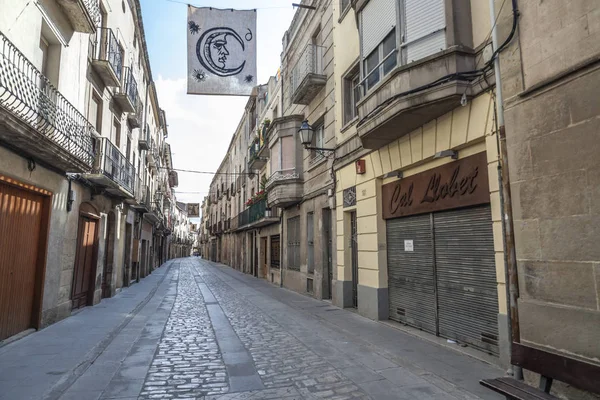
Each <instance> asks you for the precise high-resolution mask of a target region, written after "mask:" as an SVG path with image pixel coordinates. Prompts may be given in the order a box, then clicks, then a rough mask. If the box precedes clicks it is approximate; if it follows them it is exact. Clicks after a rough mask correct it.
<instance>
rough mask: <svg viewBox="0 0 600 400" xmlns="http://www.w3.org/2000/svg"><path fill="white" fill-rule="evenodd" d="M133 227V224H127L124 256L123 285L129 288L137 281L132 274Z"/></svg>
mask: <svg viewBox="0 0 600 400" xmlns="http://www.w3.org/2000/svg"><path fill="white" fill-rule="evenodd" d="M132 234H133V227H132V225H131V224H125V251H124V254H123V274H124V276H123V285H124V286H129V285H130V283H131V281H132V280H135V279H137V276H135V274H134V275H133V276H132V274H131V239H132Z"/></svg>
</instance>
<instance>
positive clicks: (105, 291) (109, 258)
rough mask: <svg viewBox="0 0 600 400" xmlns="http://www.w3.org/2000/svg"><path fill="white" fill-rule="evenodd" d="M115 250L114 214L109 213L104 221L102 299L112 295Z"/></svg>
mask: <svg viewBox="0 0 600 400" xmlns="http://www.w3.org/2000/svg"><path fill="white" fill-rule="evenodd" d="M114 249H115V214H114V213H113V212H112V211H111V212H109V213H108V217H107V219H106V241H105V246H104V268H103V270H102V298H106V297H110V296H111V295H112V275H113V262H114Z"/></svg>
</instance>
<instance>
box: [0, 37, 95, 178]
mask: <svg viewBox="0 0 600 400" xmlns="http://www.w3.org/2000/svg"><path fill="white" fill-rule="evenodd" d="M0 107H1V108H4V109H5V110H7V111H8V112H9V113H11V114H13V115H14V116H16V117H17V118H18V119H20V120H22V121H23V122H25V124H27V125H28V126H29V127H31V128H33V129H34V130H35V131H37V132H39V133H40V134H41V135H43V136H44V137H46V138H47V139H49V140H51V141H52V142H53V143H54V144H56V145H58V146H59V147H60V148H61V149H62V150H64V151H65V152H67V153H68V154H70V155H71V156H73V157H75V158H77V159H78V160H80V161H81V162H83V163H84V164H86V165H87V166H89V167H90V168H91V167H92V165H93V163H94V139H93V135H92V133H93V132H94V127H93V126H92V124H90V122H89V121H88V120H87V119H86V118H85V117H84V116H83V115H82V114H81V113H80V112H79V111H77V109H76V108H75V106H73V105H72V104H71V103H70V102H69V101H68V100H67V99H66V98H65V97H64V96H63V95H62V94H61V93H60V92H59V91H58V89H56V88H55V87H54V86H53V85H52V84H51V83H50V80H49V79H48V78H47V77H46V76H44V75H43V74H42V73H41V72H40V71H39V70H38V69H37V68H35V66H34V65H33V64H32V63H31V62H30V61H29V60H28V59H27V58H26V57H25V56H24V55H23V53H21V52H20V51H19V49H17V47H16V46H15V45H14V44H13V43H12V42H11V41H9V40H8V38H7V37H6V36H4V34H3V33H2V32H0Z"/></svg>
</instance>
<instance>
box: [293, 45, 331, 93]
mask: <svg viewBox="0 0 600 400" xmlns="http://www.w3.org/2000/svg"><path fill="white" fill-rule="evenodd" d="M324 49H325V48H324V47H323V46H317V45H315V44H310V43H309V44H308V45H307V46H306V47H305V48H304V50H303V51H302V54H301V55H300V58H299V59H298V61H297V62H296V65H294V68H293V69H292V103H294V104H310V102H311V101H312V100H313V99H314V98H315V96H316V95H317V94H318V93H319V92H320V91H321V89H322V88H323V87H324V86H325V84H326V83H327V76H326V75H325V71H324V65H323V64H324V62H323V54H324V53H325V51H324Z"/></svg>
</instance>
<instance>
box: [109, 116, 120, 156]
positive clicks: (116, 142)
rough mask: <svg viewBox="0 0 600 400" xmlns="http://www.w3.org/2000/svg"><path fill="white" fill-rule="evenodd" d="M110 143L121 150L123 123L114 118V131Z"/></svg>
mask: <svg viewBox="0 0 600 400" xmlns="http://www.w3.org/2000/svg"><path fill="white" fill-rule="evenodd" d="M110 141H111V142H112V143H113V144H114V145H115V146H117V147H118V148H119V149H120V148H121V123H120V122H119V120H118V119H117V117H114V118H113V129H112V132H111V134H110Z"/></svg>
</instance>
